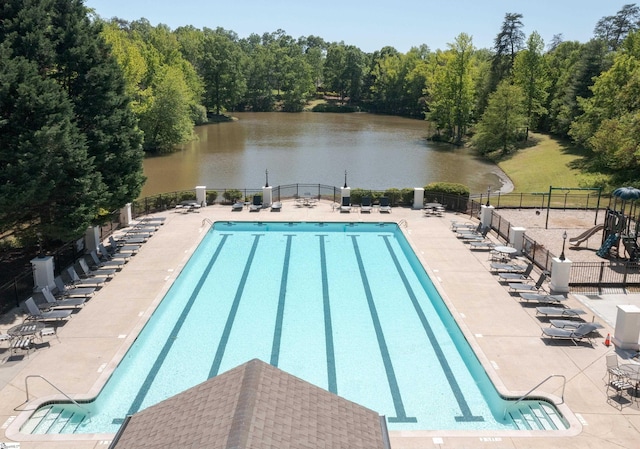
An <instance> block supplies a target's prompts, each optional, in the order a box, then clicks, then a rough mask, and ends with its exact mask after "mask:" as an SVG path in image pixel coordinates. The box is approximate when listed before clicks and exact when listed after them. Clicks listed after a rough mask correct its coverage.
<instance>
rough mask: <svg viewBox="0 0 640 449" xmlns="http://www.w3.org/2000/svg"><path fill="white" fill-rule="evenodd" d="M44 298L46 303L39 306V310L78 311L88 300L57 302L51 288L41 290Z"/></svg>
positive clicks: (78, 299)
mask: <svg viewBox="0 0 640 449" xmlns="http://www.w3.org/2000/svg"><path fill="white" fill-rule="evenodd" d="M40 293H42V296H44V299H45V301H46V302H45V303H44V304H40V305H38V308H39V309H47V310H50V309H78V308H80V307H82V306H84V303H85V302H86V301H87V298H68V299H60V300H57V299H56V298H55V297H54V296H53V293H51V290H49V287H45V288H43V289H42V290H40Z"/></svg>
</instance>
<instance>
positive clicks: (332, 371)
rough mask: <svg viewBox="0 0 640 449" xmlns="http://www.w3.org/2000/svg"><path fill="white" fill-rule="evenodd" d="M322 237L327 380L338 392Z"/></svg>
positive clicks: (331, 390)
mask: <svg viewBox="0 0 640 449" xmlns="http://www.w3.org/2000/svg"><path fill="white" fill-rule="evenodd" d="M318 237H320V267H321V270H322V305H323V310H324V336H325V348H326V349H325V350H326V356H327V381H328V384H329V388H328V389H329V391H330V392H331V393H334V394H338V375H337V374H336V355H335V350H334V345H333V324H332V322H331V301H330V298H329V276H328V275H327V253H326V249H325V244H324V239H325V237H327V236H326V235H318Z"/></svg>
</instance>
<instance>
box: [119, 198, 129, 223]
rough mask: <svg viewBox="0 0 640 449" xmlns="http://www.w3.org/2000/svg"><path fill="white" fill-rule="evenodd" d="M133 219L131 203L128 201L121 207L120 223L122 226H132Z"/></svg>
mask: <svg viewBox="0 0 640 449" xmlns="http://www.w3.org/2000/svg"><path fill="white" fill-rule="evenodd" d="M131 221H132V218H131V203H127V204H125V205H124V207H123V208H122V209H120V224H121V225H122V226H130V225H131Z"/></svg>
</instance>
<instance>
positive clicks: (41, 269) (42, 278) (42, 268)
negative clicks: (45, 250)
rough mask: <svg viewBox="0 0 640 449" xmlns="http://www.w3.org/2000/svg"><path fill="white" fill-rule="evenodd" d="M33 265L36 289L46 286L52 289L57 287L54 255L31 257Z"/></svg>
mask: <svg viewBox="0 0 640 449" xmlns="http://www.w3.org/2000/svg"><path fill="white" fill-rule="evenodd" d="M31 267H32V268H33V286H34V288H35V289H36V290H38V291H40V290H42V289H43V288H45V287H49V288H50V289H52V290H53V289H54V288H55V286H56V284H55V282H54V281H53V279H54V275H53V257H52V256H42V257H36V258H35V259H31Z"/></svg>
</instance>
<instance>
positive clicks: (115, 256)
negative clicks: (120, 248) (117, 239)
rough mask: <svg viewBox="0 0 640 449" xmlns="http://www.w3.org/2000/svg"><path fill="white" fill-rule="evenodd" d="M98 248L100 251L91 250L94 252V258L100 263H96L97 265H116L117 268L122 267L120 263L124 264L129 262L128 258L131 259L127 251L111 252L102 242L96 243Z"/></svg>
mask: <svg viewBox="0 0 640 449" xmlns="http://www.w3.org/2000/svg"><path fill="white" fill-rule="evenodd" d="M98 250H99V251H100V253H98V252H96V251H95V250H93V251H91V252H92V253H94V254H95V256H96V259H98V262H100V265H98V266H99V267H118V268H122V265H124V264H125V263H127V262H129V259H131V256H132V254H131V253H128V252H124V253H121V252H114V253H111V252H109V250H108V249H107V247H106V246H104V245H103V244H102V243H100V244H99V245H98ZM91 258H92V259H93V258H94V257H93V256H91ZM94 261H95V260H94Z"/></svg>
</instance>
